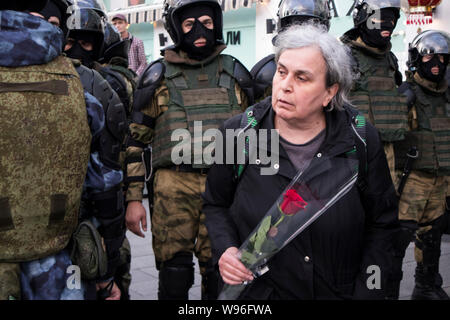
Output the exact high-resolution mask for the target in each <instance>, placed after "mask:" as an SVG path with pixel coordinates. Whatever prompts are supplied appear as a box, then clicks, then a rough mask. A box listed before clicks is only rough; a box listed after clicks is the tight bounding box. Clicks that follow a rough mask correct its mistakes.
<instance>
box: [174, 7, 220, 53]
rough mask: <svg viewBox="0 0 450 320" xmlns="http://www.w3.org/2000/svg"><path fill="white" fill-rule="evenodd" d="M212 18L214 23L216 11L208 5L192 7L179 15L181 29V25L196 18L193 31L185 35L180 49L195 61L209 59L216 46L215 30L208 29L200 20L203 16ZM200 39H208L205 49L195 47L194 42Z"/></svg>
mask: <svg viewBox="0 0 450 320" xmlns="http://www.w3.org/2000/svg"><path fill="white" fill-rule="evenodd" d="M205 15H206V16H210V17H211V18H212V19H213V22H214V11H213V9H212V8H211V7H210V6H207V5H199V6H190V7H188V8H186V9H184V10H182V11H181V12H180V14H179V17H180V29H181V23H183V21H184V20H186V19H188V18H194V19H195V22H194V25H193V26H192V29H191V30H190V31H189V32H188V33H185V34H183V32H182V31H181V34H183V38H182V40H181V44H180V49H181V50H183V51H185V52H186V53H187V55H188V57H189V58H191V59H194V60H198V61H201V60H204V59H206V58H207V57H209V56H210V55H211V54H212V52H213V51H214V46H215V44H216V39H215V30H214V29H212V30H210V29H208V28H206V27H205V26H204V25H203V24H202V23H200V21H198V18H199V17H201V16H205ZM200 37H204V38H205V39H206V45H205V46H204V47H199V48H197V47H196V46H195V45H194V41H196V40H197V39H199V38H200Z"/></svg>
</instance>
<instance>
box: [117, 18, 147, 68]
mask: <svg viewBox="0 0 450 320" xmlns="http://www.w3.org/2000/svg"><path fill="white" fill-rule="evenodd" d="M112 23H113V24H114V26H115V27H116V28H117V30H118V31H119V32H120V35H121V37H122V39H130V50H129V51H128V68H130V69H131V70H133V71H134V72H136V74H137V75H138V76H140V75H141V73H142V72H143V71H144V70H145V68H146V67H147V59H146V58H145V51H144V42H142V40H141V39H138V38H136V37H134V36H132V35H131V34H130V33H129V32H128V30H127V28H128V21H127V18H126V17H125V16H124V15H123V14H116V15H115V16H114V17H113V18H112Z"/></svg>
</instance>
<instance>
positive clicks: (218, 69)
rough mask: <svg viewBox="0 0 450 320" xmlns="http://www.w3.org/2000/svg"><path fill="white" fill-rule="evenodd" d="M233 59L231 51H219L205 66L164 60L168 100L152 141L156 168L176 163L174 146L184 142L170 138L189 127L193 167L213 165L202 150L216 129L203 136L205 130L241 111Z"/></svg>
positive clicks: (158, 120) (215, 126)
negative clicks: (208, 163)
mask: <svg viewBox="0 0 450 320" xmlns="http://www.w3.org/2000/svg"><path fill="white" fill-rule="evenodd" d="M234 63H235V62H234V59H233V57H231V56H228V55H219V56H218V57H217V58H216V59H213V60H212V61H211V62H210V63H209V64H207V65H203V66H202V67H199V66H189V65H185V64H183V65H178V64H172V63H168V62H166V61H164V64H165V66H166V72H165V75H164V78H165V81H166V85H167V87H168V89H169V103H168V109H167V111H165V112H163V113H162V114H161V115H160V116H159V117H158V118H157V120H156V125H155V136H154V141H153V144H152V148H153V166H154V167H155V168H159V167H167V166H173V165H174V163H173V162H172V159H171V153H172V148H173V147H175V146H176V145H179V144H180V143H182V142H180V141H178V140H177V141H172V140H171V137H172V133H173V132H174V130H176V129H187V130H189V133H190V137H191V141H190V146H189V147H187V148H188V149H189V151H190V160H191V163H190V164H191V165H192V167H193V168H208V167H209V166H210V165H207V164H205V163H204V161H203V159H202V154H203V150H204V149H205V147H206V146H208V145H210V144H211V143H212V142H211V138H212V137H213V136H214V133H211V131H210V132H208V133H209V134H208V133H207V136H206V135H205V136H204V134H205V131H206V130H208V129H217V128H218V127H219V126H220V125H221V124H222V123H223V122H224V121H225V120H227V119H229V118H231V117H232V116H234V115H236V114H239V113H241V112H242V110H241V107H240V105H239V103H238V100H237V97H236V93H235V82H236V80H235V78H234V77H233V71H234ZM195 121H201V130H200V127H196V128H194V122H195ZM197 124H199V123H197ZM194 134H195V135H194ZM200 134H201V136H200ZM202 137H203V139H202ZM203 140H205V141H203ZM183 142H186V141H185V140H183ZM194 160H195V161H194ZM184 164H187V163H184Z"/></svg>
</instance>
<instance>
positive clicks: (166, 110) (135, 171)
mask: <svg viewBox="0 0 450 320" xmlns="http://www.w3.org/2000/svg"><path fill="white" fill-rule="evenodd" d="M163 17H164V19H165V28H166V30H167V31H168V33H169V34H170V36H171V38H172V40H173V42H174V45H173V46H170V47H168V48H165V49H164V50H163V52H162V53H163V55H164V58H163V59H159V60H157V61H154V62H153V63H152V64H151V65H150V66H149V67H148V68H147V69H146V71H145V72H144V73H143V75H142V76H141V78H140V80H139V83H138V89H137V91H136V94H135V101H134V107H133V108H134V110H133V114H132V119H133V123H132V124H131V125H130V131H131V136H132V139H130V142H129V147H128V149H127V154H128V179H129V187H128V193H127V201H128V208H127V216H126V220H127V226H128V228H129V229H130V230H131V231H133V232H134V233H136V234H138V235H140V236H143V234H142V232H141V224H142V228H143V229H144V230H146V219H145V209H144V207H143V206H142V204H141V200H142V189H143V184H144V183H143V182H144V180H145V179H144V176H145V175H146V172H145V168H144V166H143V164H142V163H141V153H142V150H143V148H145V147H146V146H147V145H148V144H149V143H151V147H152V150H153V157H152V161H153V171H154V173H153V175H154V183H153V184H150V185H149V189H150V190H151V189H153V194H154V196H153V197H152V196H149V199H151V200H153V212H151V215H152V235H153V250H154V253H155V259H156V268H157V269H158V270H159V288H158V297H159V299H188V291H189V289H190V287H191V286H192V284H193V279H194V267H193V254H195V255H196V256H197V258H198V260H199V265H200V273H201V275H202V299H215V298H216V297H217V291H218V289H217V284H218V280H219V276H218V273H217V271H216V269H215V267H214V264H213V261H212V260H211V245H210V240H209V238H208V235H207V231H206V227H205V225H204V219H205V217H204V213H203V212H202V209H201V208H202V199H201V193H202V192H204V188H205V181H206V174H207V172H208V168H209V165H208V164H205V163H204V162H203V161H200V163H197V162H195V161H190V162H189V163H182V164H179V165H176V164H175V163H174V162H173V161H172V159H171V150H172V148H173V147H174V146H175V145H176V144H177V142H174V141H171V134H172V133H173V132H174V130H175V129H177V128H183V129H185V130H189V131H190V132H194V125H195V124H196V123H197V124H198V122H199V121H201V123H202V129H200V128H195V129H196V130H197V129H200V130H202V133H203V132H204V131H205V130H206V129H208V128H218V127H219V125H220V124H221V123H222V122H223V121H224V120H226V119H228V118H230V117H231V116H233V115H235V114H238V113H240V112H242V111H243V110H244V109H245V108H246V106H247V105H248V101H249V100H248V98H249V97H251V90H252V88H251V79H250V77H248V71H247V70H246V69H245V67H244V66H243V65H242V64H240V63H239V61H238V60H236V59H235V58H234V57H232V56H229V55H225V54H222V53H221V52H222V51H223V50H224V49H225V48H226V46H225V45H224V43H223V35H222V9H221V7H220V5H219V3H218V2H217V1H216V0H182V1H173V0H166V1H165V2H164V14H163ZM204 146H206V145H204ZM195 149H196V148H195ZM190 151H191V155H190V157H189V159H190V160H192V159H194V158H195V159H198V154H192V151H194V152H196V150H194V148H192V145H190ZM194 163H195V164H194ZM147 165H150V162H149V163H147ZM147 169H150V168H148V166H147ZM148 171H150V170H148ZM155 171H156V172H155ZM149 174H150V172H147V177H148V176H149Z"/></svg>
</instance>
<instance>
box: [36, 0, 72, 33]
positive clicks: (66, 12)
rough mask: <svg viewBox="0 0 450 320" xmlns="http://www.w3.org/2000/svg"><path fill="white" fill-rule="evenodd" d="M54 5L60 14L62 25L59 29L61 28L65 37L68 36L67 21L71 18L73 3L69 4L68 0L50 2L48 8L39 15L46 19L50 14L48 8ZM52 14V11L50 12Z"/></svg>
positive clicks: (52, 0)
mask: <svg viewBox="0 0 450 320" xmlns="http://www.w3.org/2000/svg"><path fill="white" fill-rule="evenodd" d="M51 3H52V4H53V5H54V6H56V8H57V9H58V10H59V12H60V17H61V19H60V25H59V27H60V28H61V30H62V31H63V33H64V36H66V35H67V19H68V18H69V16H70V9H69V7H70V6H71V5H72V3H71V2H69V1H68V0H49V1H48V2H47V4H46V6H45V7H44V8H43V9H42V10H40V11H39V13H41V14H42V15H43V16H44V17H45V16H46V14H48V13H49V12H48V11H46V10H48V6H49V5H50V4H51ZM50 12H52V11H50Z"/></svg>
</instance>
